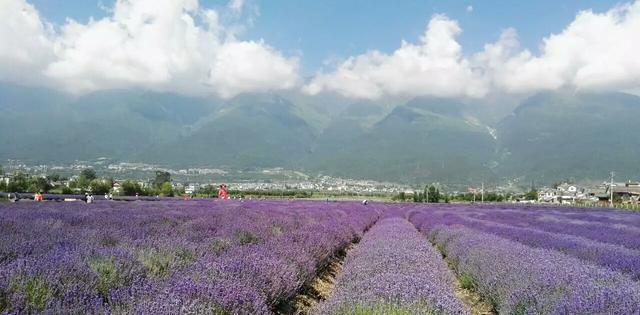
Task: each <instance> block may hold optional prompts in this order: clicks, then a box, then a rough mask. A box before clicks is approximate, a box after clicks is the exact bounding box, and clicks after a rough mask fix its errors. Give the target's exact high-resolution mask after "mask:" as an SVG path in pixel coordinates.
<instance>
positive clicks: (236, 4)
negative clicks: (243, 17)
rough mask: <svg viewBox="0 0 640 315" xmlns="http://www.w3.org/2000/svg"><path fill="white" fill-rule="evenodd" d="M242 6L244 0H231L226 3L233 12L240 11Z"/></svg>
mask: <svg viewBox="0 0 640 315" xmlns="http://www.w3.org/2000/svg"><path fill="white" fill-rule="evenodd" d="M243 6H244V0H231V1H229V3H228V4H227V7H228V8H229V9H231V11H233V12H235V13H240V12H241V11H242V7H243Z"/></svg>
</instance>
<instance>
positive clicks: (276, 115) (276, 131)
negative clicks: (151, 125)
mask: <svg viewBox="0 0 640 315" xmlns="http://www.w3.org/2000/svg"><path fill="white" fill-rule="evenodd" d="M313 142H314V135H313V131H312V128H311V127H310V126H309V125H308V124H307V123H306V121H305V120H303V119H302V118H301V117H299V116H298V115H297V114H296V112H295V107H294V106H293V104H291V103H290V102H289V101H287V100H285V99H283V98H281V97H279V96H239V97H236V98H235V99H233V100H231V101H229V102H227V103H226V104H225V105H224V106H223V107H221V108H220V109H219V110H218V111H217V112H216V113H214V114H213V115H212V116H211V119H209V120H207V121H206V122H203V123H202V124H201V125H200V126H199V127H198V128H197V129H195V130H194V131H193V132H191V133H189V134H185V135H183V136H180V137H178V138H176V139H173V140H172V141H169V142H168V143H166V144H164V145H162V146H159V147H158V148H155V149H153V150H151V151H150V153H151V154H147V155H142V156H141V158H142V159H144V160H157V161H160V162H163V163H168V164H172V165H204V166H208V165H219V166H230V167H273V166H286V167H296V166H298V161H300V160H301V159H303V158H305V157H306V156H307V155H308V154H309V153H310V152H309V148H310V147H311V145H312V143H313Z"/></svg>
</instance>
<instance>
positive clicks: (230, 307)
mask: <svg viewBox="0 0 640 315" xmlns="http://www.w3.org/2000/svg"><path fill="white" fill-rule="evenodd" d="M0 231H1V234H0V314H85V313H91V314H184V313H189V314H289V313H302V314H306V313H310V314H478V313H479V312H478V310H477V309H476V306H475V305H473V304H472V303H470V302H469V299H468V296H469V295H472V296H476V297H477V298H478V299H480V300H481V301H483V303H484V304H486V305H488V307H489V308H490V309H492V311H493V312H495V313H499V314H640V282H638V281H640V214H637V213H633V212H621V211H614V210H606V209H577V208H551V207H533V206H526V207H523V206H514V205H482V206H481V205H475V206H473V205H431V204H403V203H370V204H368V205H363V204H361V203H359V202H324V201H250V200H245V201H243V202H240V201H231V200H229V201H220V200H188V201H177V200H167V201H156V202H117V201H112V202H108V201H100V202H97V203H94V204H85V203H79V202H78V203H63V202H61V203H56V202H42V203H35V202H19V203H14V204H0ZM346 249H349V250H348V251H346ZM345 253H346V254H345ZM336 262H338V264H339V266H340V268H338V269H337V270H336V274H335V276H334V277H333V278H332V280H331V281H330V282H331V284H330V285H329V286H328V287H327V288H325V291H326V292H324V294H322V295H316V296H315V297H314V301H311V302H310V303H307V304H308V305H307V307H300V308H295V307H293V308H292V307H291V305H292V303H291V301H293V300H294V299H296V298H297V297H299V296H301V295H304V294H308V292H309V291H312V289H313V288H314V286H315V284H316V282H317V279H318V278H319V277H320V276H321V275H323V274H326V272H327V270H328V269H330V265H331V266H334V265H335V264H336Z"/></svg>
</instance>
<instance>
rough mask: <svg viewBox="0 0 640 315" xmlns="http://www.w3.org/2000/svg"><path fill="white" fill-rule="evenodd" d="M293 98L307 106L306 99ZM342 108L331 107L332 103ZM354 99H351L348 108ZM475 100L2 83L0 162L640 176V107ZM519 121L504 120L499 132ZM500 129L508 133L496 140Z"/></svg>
mask: <svg viewBox="0 0 640 315" xmlns="http://www.w3.org/2000/svg"><path fill="white" fill-rule="evenodd" d="M294 99H297V100H299V101H300V100H301V99H304V97H303V96H300V95H297V96H296V97H295V98H294ZM327 100H330V98H327ZM340 102H344V100H340ZM486 103H487V100H484V101H483V102H478V103H474V102H473V101H471V100H467V101H466V102H464V103H463V102H458V101H455V100H449V99H438V98H424V97H423V98H416V99H414V100H411V101H409V102H407V103H406V104H403V105H399V106H395V107H394V105H393V104H391V103H389V104H385V103H382V102H378V103H374V102H351V103H348V104H347V103H339V104H333V105H331V106H326V107H323V106H322V102H321V100H318V99H314V100H313V101H311V100H306V101H300V102H297V103H294V102H291V101H289V99H288V98H286V99H285V98H283V97H281V96H278V95H273V94H249V95H241V96H238V97H236V98H234V99H231V100H218V99H212V98H199V97H185V96H180V95H175V94H171V93H159V92H151V91H142V90H113V91H102V92H95V93H91V94H88V95H84V96H81V97H73V96H70V95H66V94H64V93H60V92H56V91H53V90H50V89H47V88H33V87H21V86H17V85H12V84H0V161H1V160H5V159H21V160H25V161H27V162H45V163H46V162H70V161H74V160H86V159H95V158H98V157H103V156H104V157H110V158H113V159H115V160H123V161H141V162H148V163H156V164H167V165H172V166H179V167H189V166H220V167H225V166H227V167H235V168H247V167H249V168H250V167H277V166H282V167H289V168H299V169H303V170H306V171H308V172H310V173H325V174H332V175H337V176H343V177H356V178H371V179H379V180H392V181H404V182H408V183H418V182H424V181H442V182H448V183H457V184H464V183H471V184H477V183H478V182H479V181H483V180H484V181H487V182H488V181H491V180H493V179H498V178H526V179H535V180H536V181H537V182H545V183H551V182H554V181H557V180H562V179H565V178H571V177H573V178H575V179H577V180H579V179H602V178H606V177H607V176H608V172H609V171H610V170H614V171H616V172H618V174H624V176H625V177H627V178H633V177H636V178H637V177H640V163H638V157H640V137H638V131H637V129H638V126H639V123H638V117H640V98H639V97H636V96H632V95H626V94H620V93H618V94H615V93H606V94H572V93H542V94H539V95H535V96H533V97H531V98H528V99H526V100H525V101H523V102H522V103H521V104H520V106H518V107H517V108H516V109H515V110H514V111H513V112H512V113H511V114H507V113H501V112H500V110H498V109H499V108H505V110H504V111H507V110H508V109H507V108H510V107H511V105H510V104H507V103H505V104H495V106H494V107H492V108H491V109H487V112H483V109H482V107H481V106H490V104H486ZM501 116H507V117H506V118H504V119H502V120H501V121H500V122H499V123H497V124H493V123H492V121H494V120H495V119H497V117H501ZM494 128H495V129H494Z"/></svg>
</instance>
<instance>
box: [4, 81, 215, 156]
mask: <svg viewBox="0 0 640 315" xmlns="http://www.w3.org/2000/svg"><path fill="white" fill-rule="evenodd" d="M2 86H3V88H2V89H0V91H2V92H3V93H2V94H0V95H1V97H2V98H0V113H2V115H1V116H0V134H1V135H2V136H1V137H0V147H1V148H2V150H0V158H2V159H7V158H18V159H22V160H27V161H34V162H36V161H37V162H47V161H56V162H65V161H73V160H77V159H79V160H83V159H93V158H97V157H101V156H106V157H111V158H115V159H123V160H127V159H130V158H131V157H132V156H135V155H136V154H139V153H141V152H143V151H145V150H146V149H147V148H148V147H151V146H154V145H158V144H160V143H164V142H168V141H171V140H172V139H176V138H178V137H179V136H180V134H182V133H184V132H186V131H188V128H189V126H190V124H193V123H195V122H196V121H197V120H198V119H200V117H201V116H203V115H206V113H207V112H211V111H213V109H214V108H215V106H214V105H211V103H212V102H211V101H208V100H204V99H198V98H188V97H181V96H176V95H172V94H163V93H154V92H145V91H130V90H115V91H104V92H96V93H91V94H88V95H85V96H82V97H80V98H77V99H74V98H72V97H69V96H65V95H63V94H58V93H56V92H53V91H51V90H47V89H34V88H14V89H12V90H11V91H12V92H11V93H4V91H5V90H6V89H8V88H7V87H6V86H5V85H2ZM7 95H8V96H7Z"/></svg>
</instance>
